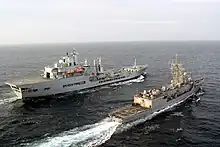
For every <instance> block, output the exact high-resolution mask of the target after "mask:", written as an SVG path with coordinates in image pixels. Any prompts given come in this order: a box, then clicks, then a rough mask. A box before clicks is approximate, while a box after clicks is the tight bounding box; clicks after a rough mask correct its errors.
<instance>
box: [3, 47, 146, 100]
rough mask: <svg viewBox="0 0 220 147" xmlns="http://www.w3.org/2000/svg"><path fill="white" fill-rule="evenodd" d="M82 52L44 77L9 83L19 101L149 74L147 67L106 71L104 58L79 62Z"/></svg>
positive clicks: (66, 58)
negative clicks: (89, 61)
mask: <svg viewBox="0 0 220 147" xmlns="http://www.w3.org/2000/svg"><path fill="white" fill-rule="evenodd" d="M77 55H78V53H77V52H76V50H73V52H71V53H67V54H66V55H65V56H63V57H62V58H61V59H60V60H59V61H58V62H56V63H55V64H54V65H53V66H46V67H45V68H44V71H43V73H42V74H41V75H39V76H36V77H26V78H23V79H17V80H10V81H7V82H5V83H6V84H7V85H9V86H10V87H11V89H12V90H13V91H14V93H15V94H16V95H17V97H18V98H21V99H23V100H30V99H31V100H33V99H38V98H42V97H43V98H45V97H48V96H49V97H51V96H54V95H59V94H63V93H69V92H74V93H75V92H76V93H77V92H80V91H83V90H88V89H93V88H97V87H101V86H105V85H110V84H114V83H117V82H122V81H127V80H131V79H135V78H138V77H139V76H141V75H145V74H146V70H147V65H136V59H135V63H134V65H133V66H129V67H122V68H119V69H109V70H104V68H103V67H102V62H101V57H100V58H98V59H96V60H94V62H93V65H89V64H88V62H87V59H85V62H84V63H82V64H80V63H78V60H77V59H78V57H77Z"/></svg>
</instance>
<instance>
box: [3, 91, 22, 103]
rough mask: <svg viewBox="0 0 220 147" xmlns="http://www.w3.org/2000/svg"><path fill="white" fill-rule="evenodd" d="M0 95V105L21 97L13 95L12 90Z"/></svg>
mask: <svg viewBox="0 0 220 147" xmlns="http://www.w3.org/2000/svg"><path fill="white" fill-rule="evenodd" d="M2 97H3V99H0V105H3V104H7V103H11V102H14V101H16V100H19V99H21V98H18V97H17V96H14V93H12V92H10V93H4V95H2Z"/></svg>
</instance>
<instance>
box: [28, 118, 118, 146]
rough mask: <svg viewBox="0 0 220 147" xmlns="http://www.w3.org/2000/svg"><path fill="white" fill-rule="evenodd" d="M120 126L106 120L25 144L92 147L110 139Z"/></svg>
mask: <svg viewBox="0 0 220 147" xmlns="http://www.w3.org/2000/svg"><path fill="white" fill-rule="evenodd" d="M118 125H120V123H119V122H116V121H112V120H111V119H110V118H106V119H104V120H102V121H101V122H98V123H95V124H92V125H86V126H82V127H78V128H75V129H72V130H69V131H65V132H63V133H61V134H58V135H57V136H54V137H48V138H46V139H43V140H40V141H37V142H34V143H31V144H27V146H32V147H60V146H62V147H69V146H80V147H93V146H98V145H101V144H103V143H104V142H106V141H107V140H108V139H110V138H111V136H112V135H113V133H114V132H115V130H116V128H117V127H118Z"/></svg>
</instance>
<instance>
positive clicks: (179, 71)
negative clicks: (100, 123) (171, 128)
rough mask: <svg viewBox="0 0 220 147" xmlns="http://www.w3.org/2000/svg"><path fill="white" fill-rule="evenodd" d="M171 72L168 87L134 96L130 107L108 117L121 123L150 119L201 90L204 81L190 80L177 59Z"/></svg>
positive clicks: (145, 91) (172, 65) (114, 112)
mask: <svg viewBox="0 0 220 147" xmlns="http://www.w3.org/2000/svg"><path fill="white" fill-rule="evenodd" d="M171 71H172V80H171V83H170V84H169V85H168V86H163V87H162V88H159V89H151V90H148V91H147V90H144V91H143V92H140V93H137V94H135V95H134V97H133V103H132V104H131V105H127V106H124V107H122V108H120V109H117V110H115V111H113V112H111V113H109V116H110V117H111V118H112V119H113V120H115V121H120V122H122V123H129V122H134V121H137V120H141V119H142V120H143V119H144V120H147V119H151V118H152V117H154V116H156V115H157V114H159V113H162V112H165V111H167V110H170V109H173V108H175V106H178V105H180V104H181V103H183V102H186V101H187V100H190V99H192V97H193V96H195V95H196V93H197V92H199V91H200V90H201V84H202V82H203V80H204V79H203V78H200V79H198V80H192V78H191V77H190V76H189V74H187V72H186V71H185V69H184V68H183V67H182V65H181V64H180V61H179V59H178V57H176V59H175V61H174V62H172V64H171Z"/></svg>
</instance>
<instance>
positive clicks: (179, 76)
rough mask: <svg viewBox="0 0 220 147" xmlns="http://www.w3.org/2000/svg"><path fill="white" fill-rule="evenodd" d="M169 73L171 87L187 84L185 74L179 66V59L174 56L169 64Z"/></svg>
mask: <svg viewBox="0 0 220 147" xmlns="http://www.w3.org/2000/svg"><path fill="white" fill-rule="evenodd" d="M171 72H172V81H171V85H172V87H174V88H175V87H176V86H180V85H181V84H186V83H187V82H188V75H187V73H186V72H185V69H184V68H183V67H182V64H180V59H179V58H178V56H177V55H176V58H175V60H174V61H172V64H171Z"/></svg>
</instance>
